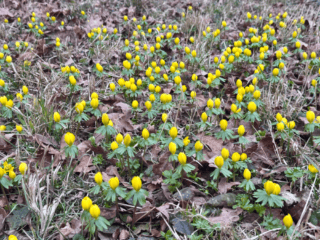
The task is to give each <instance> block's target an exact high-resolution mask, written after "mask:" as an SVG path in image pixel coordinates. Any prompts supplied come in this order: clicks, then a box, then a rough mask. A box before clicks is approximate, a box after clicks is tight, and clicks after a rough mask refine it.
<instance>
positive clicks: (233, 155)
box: [231, 152, 240, 162]
mask: <svg viewBox="0 0 320 240" xmlns="http://www.w3.org/2000/svg"><path fill="white" fill-rule="evenodd" d="M231 159H232V161H233V162H238V161H239V160H240V154H239V153H237V152H235V153H233V154H232V157H231Z"/></svg>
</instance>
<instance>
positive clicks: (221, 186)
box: [218, 178, 240, 194]
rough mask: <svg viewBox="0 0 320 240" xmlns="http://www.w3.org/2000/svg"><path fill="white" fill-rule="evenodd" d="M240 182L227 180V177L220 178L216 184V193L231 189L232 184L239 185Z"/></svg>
mask: <svg viewBox="0 0 320 240" xmlns="http://www.w3.org/2000/svg"><path fill="white" fill-rule="evenodd" d="M239 184H240V182H227V178H221V180H220V182H219V185H218V193H220V194H224V193H227V192H228V191H229V190H231V189H232V187H233V186H237V185H239Z"/></svg>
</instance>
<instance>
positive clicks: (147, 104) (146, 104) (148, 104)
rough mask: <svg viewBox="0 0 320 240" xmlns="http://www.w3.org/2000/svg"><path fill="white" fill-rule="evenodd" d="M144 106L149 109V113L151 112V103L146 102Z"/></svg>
mask: <svg viewBox="0 0 320 240" xmlns="http://www.w3.org/2000/svg"><path fill="white" fill-rule="evenodd" d="M144 105H145V106H146V108H147V109H148V111H150V110H151V108H152V103H151V102H150V101H146V102H145V103H144Z"/></svg>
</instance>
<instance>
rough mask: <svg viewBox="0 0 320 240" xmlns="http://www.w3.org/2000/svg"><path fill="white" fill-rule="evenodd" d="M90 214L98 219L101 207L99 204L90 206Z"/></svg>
mask: <svg viewBox="0 0 320 240" xmlns="http://www.w3.org/2000/svg"><path fill="white" fill-rule="evenodd" d="M90 215H91V216H92V217H93V218H94V219H97V218H98V217H99V216H100V208H99V207H98V205H97V204H93V205H92V206H91V207H90Z"/></svg>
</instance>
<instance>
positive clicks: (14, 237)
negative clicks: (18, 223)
mask: <svg viewBox="0 0 320 240" xmlns="http://www.w3.org/2000/svg"><path fill="white" fill-rule="evenodd" d="M8 240H18V238H17V237H16V236H15V235H10V236H9V237H8Z"/></svg>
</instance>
